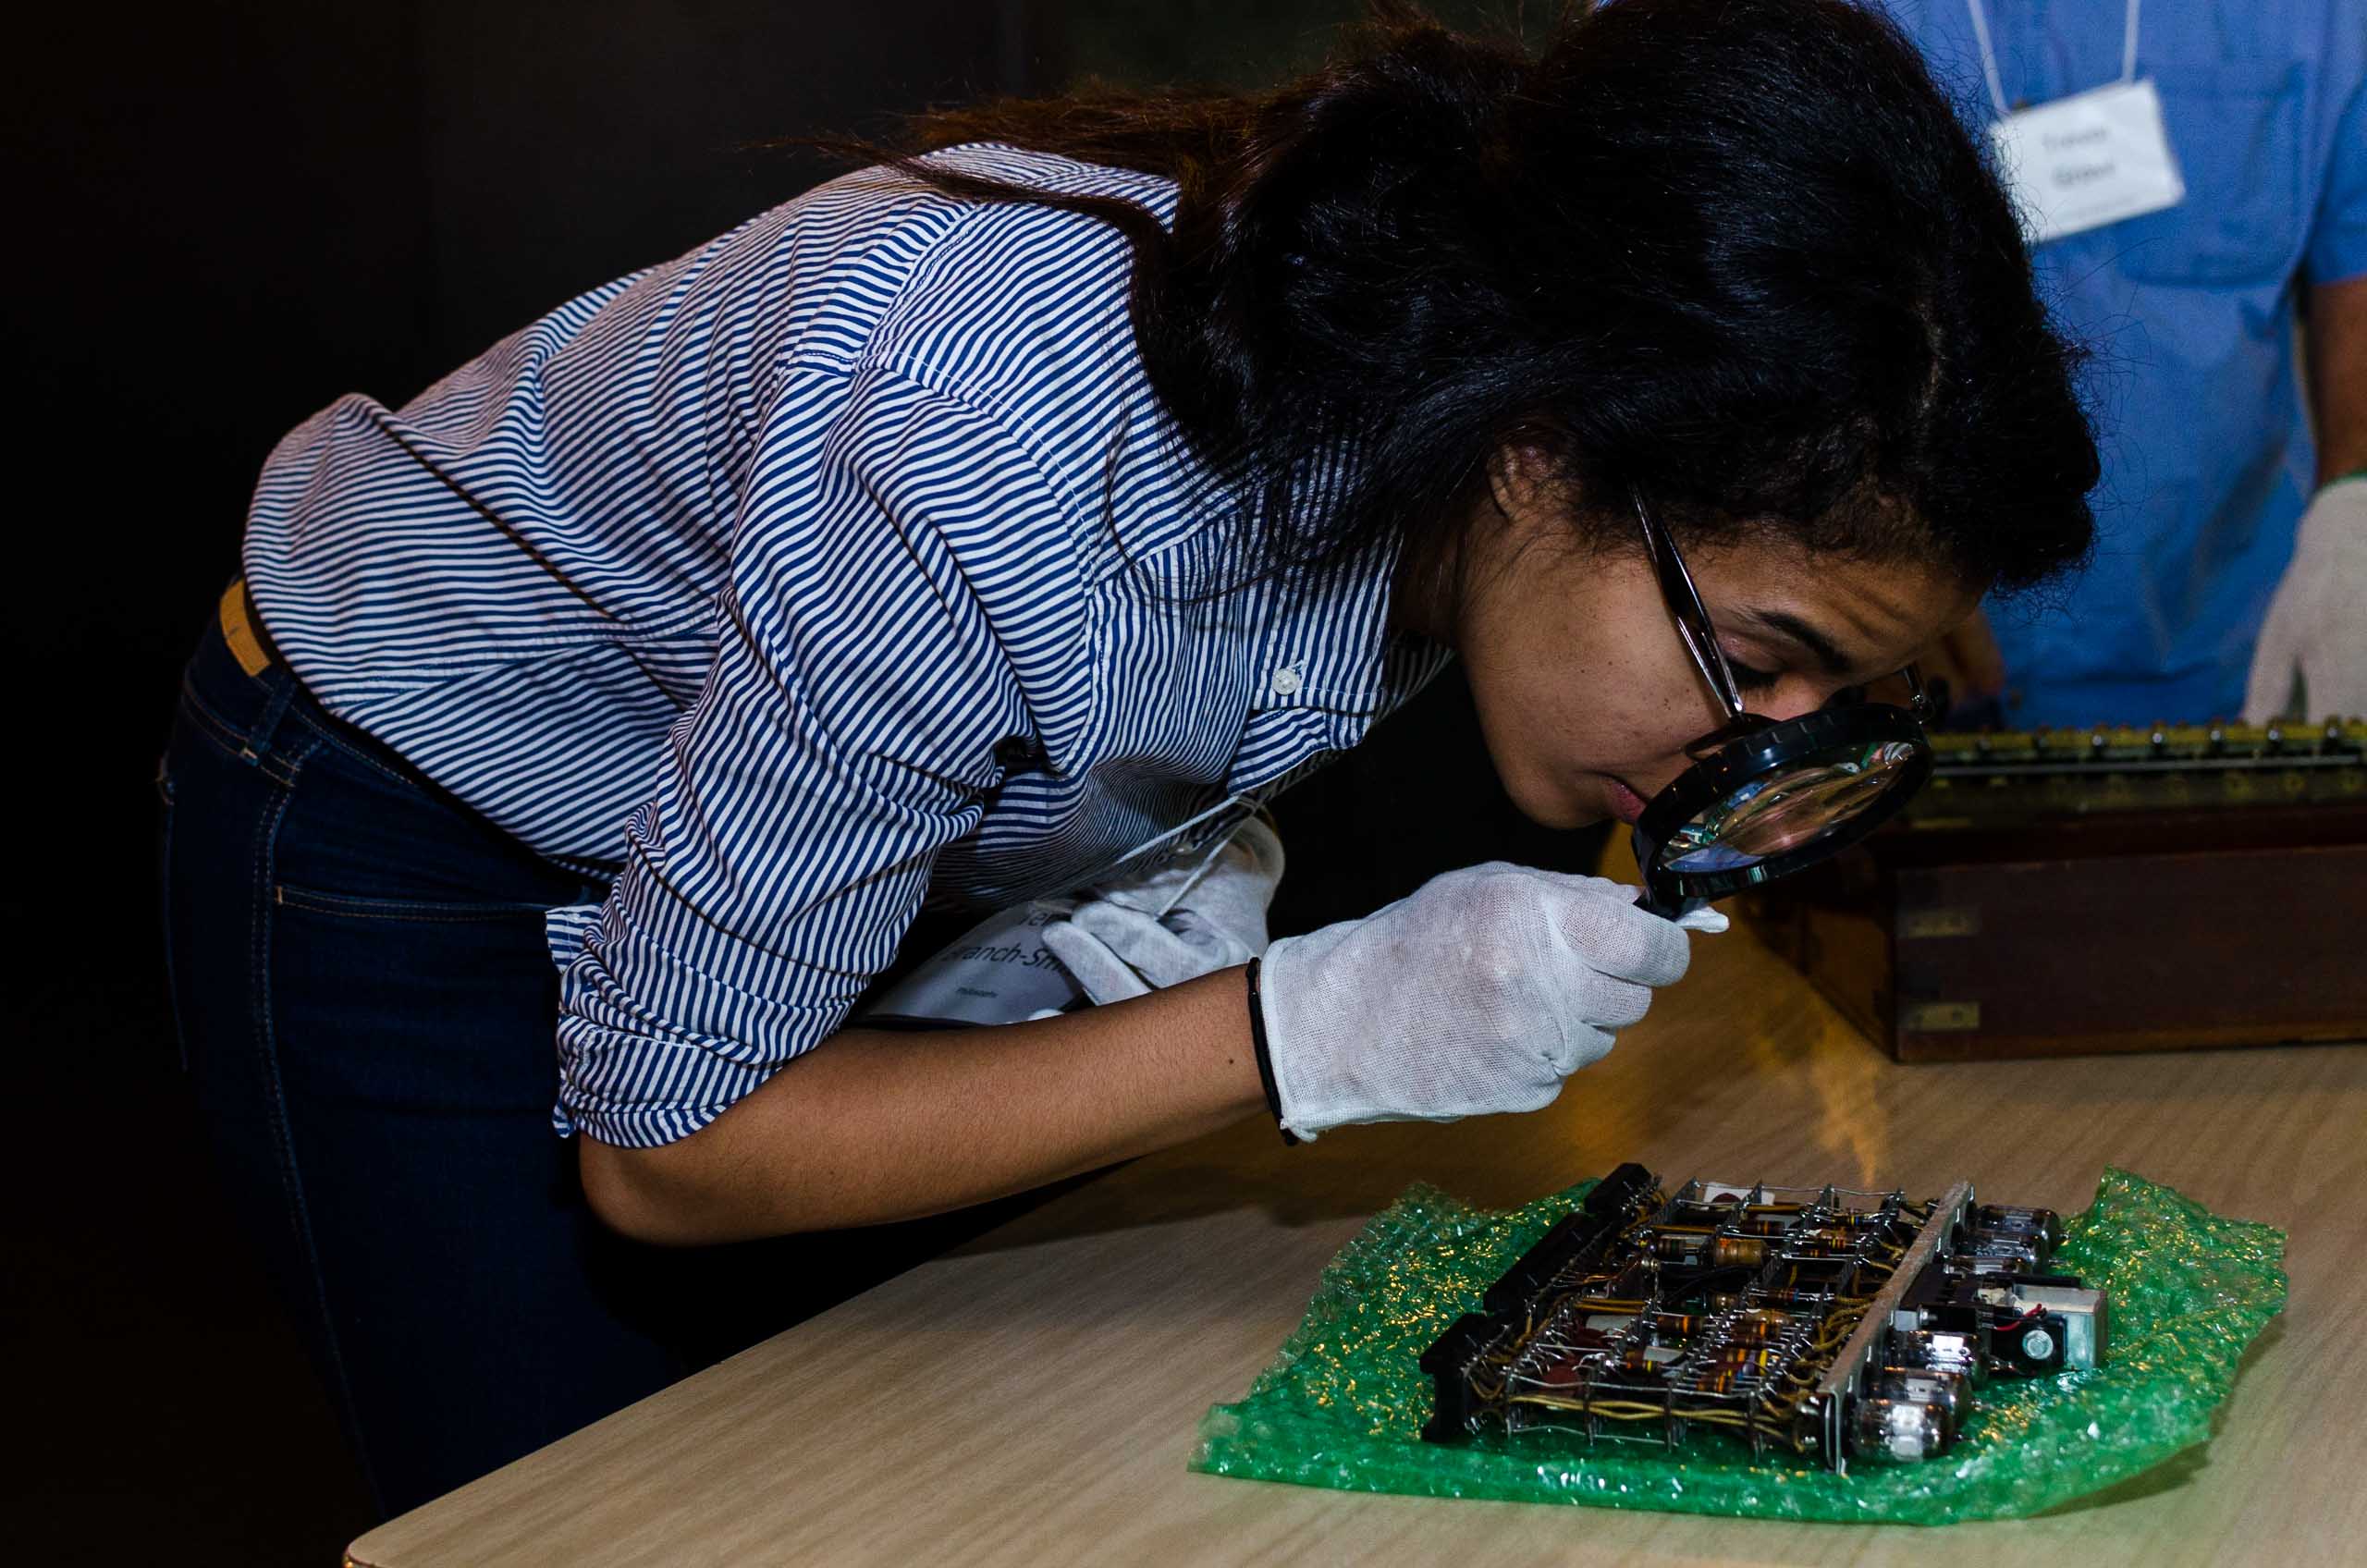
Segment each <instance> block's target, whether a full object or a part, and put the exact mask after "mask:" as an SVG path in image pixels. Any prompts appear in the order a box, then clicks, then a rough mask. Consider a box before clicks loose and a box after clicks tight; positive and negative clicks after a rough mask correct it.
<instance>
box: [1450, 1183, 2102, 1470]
mask: <svg viewBox="0 0 2367 1568" xmlns="http://www.w3.org/2000/svg"><path fill="white" fill-rule="evenodd" d="M2062 1235H2063V1229H2062V1222H2061V1220H2060V1219H2057V1217H2056V1216H2055V1215H2054V1214H2053V1213H2051V1212H2049V1211H2047V1210H2045V1209H2033V1208H2016V1207H2003V1206H1998V1205H1985V1204H1981V1203H1979V1202H1977V1201H1976V1200H1975V1198H1974V1195H1973V1191H1972V1188H1971V1187H1970V1186H1969V1185H1968V1184H1965V1183H1961V1182H1960V1183H1958V1184H1957V1185H1956V1186H1954V1187H1952V1188H1950V1189H1949V1190H1948V1191H1947V1192H1946V1193H1945V1194H1942V1195H1941V1196H1939V1197H1937V1198H1932V1199H1928V1200H1921V1201H1916V1200H1910V1199H1909V1198H1908V1197H1907V1194H1904V1193H1902V1192H1886V1193H1873V1192H1853V1191H1846V1190H1844V1189H1841V1188H1837V1187H1830V1186H1826V1187H1777V1186H1770V1185H1767V1184H1765V1183H1763V1182H1740V1183H1737V1182H1712V1181H1698V1180H1697V1181H1690V1182H1686V1183H1684V1184H1683V1185H1682V1186H1680V1187H1678V1188H1676V1189H1675V1191H1674V1192H1673V1193H1672V1192H1669V1191H1667V1190H1666V1189H1664V1188H1663V1186H1662V1182H1661V1181H1660V1179H1659V1178H1658V1177H1656V1176H1654V1175H1653V1174H1652V1173H1651V1172H1650V1171H1648V1170H1645V1169H1644V1168H1643V1167H1642V1166H1640V1165H1634V1164H1628V1165H1623V1166H1621V1167H1620V1168H1619V1169H1618V1170H1614V1171H1613V1172H1612V1174H1611V1175H1610V1176H1608V1177H1606V1178H1605V1179H1604V1180H1603V1181H1602V1182H1600V1184H1599V1185H1597V1186H1596V1187H1595V1189H1594V1190H1593V1191H1592V1192H1591V1193H1589V1194H1588V1195H1587V1197H1586V1200H1585V1202H1584V1203H1583V1204H1582V1205H1581V1207H1578V1208H1576V1209H1575V1210H1573V1211H1572V1212H1571V1213H1570V1214H1568V1215H1567V1216H1565V1217H1564V1218H1563V1219H1560V1220H1559V1221H1557V1222H1556V1223H1555V1224H1554V1225H1553V1227H1552V1229H1551V1230H1550V1231H1547V1232H1546V1234H1545V1235H1544V1237H1543V1238H1542V1239H1541V1240H1539V1242H1538V1243H1537V1244H1536V1245H1535V1246H1534V1247H1531V1248H1530V1249H1529V1250H1528V1252H1527V1253H1526V1254H1525V1255H1523V1256H1522V1257H1521V1259H1520V1261H1519V1262H1517V1263H1516V1264H1515V1265H1514V1266H1513V1267H1512V1268H1510V1269H1509V1270H1507V1271H1506V1272H1505V1274H1504V1275H1503V1277H1502V1279H1500V1280H1497V1281H1496V1283H1495V1284H1494V1285H1493V1286H1491V1287H1490V1289H1489V1291H1488V1292H1487V1295H1486V1298H1485V1301H1484V1310H1482V1311H1480V1312H1477V1313H1470V1314H1466V1316H1464V1317H1461V1318H1458V1319H1457V1320H1456V1321H1455V1323H1454V1324H1453V1326H1452V1327H1450V1328H1449V1329H1447V1330H1446V1332H1444V1333H1443V1334H1441V1335H1440V1336H1439V1338H1438V1339H1437V1341H1434V1342H1433V1343H1432V1344H1431V1346H1430V1347H1429V1350H1428V1351H1426V1352H1424V1353H1423V1355H1422V1359H1421V1365H1422V1369H1423V1370H1424V1371H1425V1372H1427V1373H1429V1375H1430V1376H1431V1377H1432V1378H1434V1379H1435V1381H1436V1383H1437V1403H1436V1409H1435V1414H1434V1415H1432V1417H1431V1419H1430V1421H1429V1425H1428V1426H1427V1427H1425V1428H1424V1429H1423V1433H1422V1435H1423V1436H1424V1437H1425V1438H1426V1439H1429V1440H1431V1441H1433V1442H1455V1441H1461V1440H1465V1439H1468V1438H1470V1437H1471V1436H1472V1435H1474V1434H1476V1433H1480V1432H1485V1431H1490V1430H1492V1431H1502V1432H1521V1431H1527V1430H1532V1429H1537V1428H1552V1429H1556V1430H1561V1431H1566V1432H1568V1433H1571V1434H1573V1435H1574V1436H1576V1437H1577V1438H1579V1439H1583V1440H1585V1441H1587V1442H1596V1441H1630V1442H1647V1443H1657V1444H1662V1445H1665V1446H1667V1447H1670V1448H1677V1447H1681V1446H1683V1445H1685V1444H1686V1443H1688V1442H1691V1441H1694V1440H1697V1439H1700V1440H1711V1441H1720V1440H1723V1441H1739V1442H1742V1443H1747V1444H1748V1445H1749V1448H1750V1450H1751V1452H1753V1453H1768V1452H1777V1453H1785V1454H1792V1455H1797V1456H1801V1457H1803V1458H1807V1459H1809V1460H1812V1461H1814V1462H1816V1463H1819V1464H1823V1465H1825V1466H1827V1467H1829V1468H1831V1469H1834V1470H1846V1469H1847V1467H1848V1465H1849V1464H1850V1462H1851V1461H1852V1460H1863V1461H1875V1462H1883V1463H1895V1462H1913V1461H1918V1460H1923V1459H1928V1458H1931V1457H1932V1456H1933V1455H1935V1454H1939V1453H1942V1452H1945V1451H1946V1450H1947V1449H1948V1447H1949V1446H1950V1445H1951V1444H1952V1443H1954V1442H1955V1440H1956V1433H1957V1430H1958V1428H1959V1427H1960V1426H1961V1424H1962V1422H1963V1420H1964V1417H1965V1415H1966V1412H1967V1409H1968V1404H1969V1403H1970V1402H1971V1400H1972V1398H1973V1390H1975V1389H1976V1388H1978V1387H1979V1386H1980V1385H1981V1383H1982V1382H1984V1381H1985V1380H1986V1379H1987V1378H1991V1377H2036V1376H2041V1375H2044V1374H2048V1373H2054V1372H2061V1371H2066V1370H2079V1369H2085V1368H2088V1367H2092V1366H2096V1365H2098V1364H2099V1363H2100V1362H2101V1361H2102V1360H2103V1356H2104V1353H2105V1337H2106V1318H2107V1307H2106V1300H2105V1295H2104V1292H2102V1291H2100V1290H2091V1289H2089V1288H2087V1287H2086V1286H2085V1285H2083V1284H2082V1283H2081V1281H2080V1280H2078V1279H2076V1278H2073V1277H2070V1276H2067V1275H2061V1274H2054V1273H2050V1272H2048V1271H2047V1266H2048V1263H2049V1261H2050V1260H2051V1258H2052V1256H2053V1254H2054V1248H2055V1246H2056V1245H2057V1244H2058V1243H2060V1242H2061V1240H2062Z"/></svg>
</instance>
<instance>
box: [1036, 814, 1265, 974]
mask: <svg viewBox="0 0 2367 1568" xmlns="http://www.w3.org/2000/svg"><path fill="white" fill-rule="evenodd" d="M1204 863H1205V864H1204ZM1281 881H1282V838H1281V836H1280V835H1279V834H1277V833H1276V832H1275V831H1274V830H1273V828H1272V827H1269V825H1268V824H1267V823H1266V821H1265V819H1264V818H1262V817H1256V816H1253V817H1250V818H1249V819H1248V820H1247V821H1245V822H1244V823H1243V824H1242V825H1241V826H1240V827H1238V828H1236V829H1234V831H1233V837H1232V838H1231V839H1227V840H1226V841H1225V842H1224V844H1223V845H1222V846H1221V847H1220V849H1218V850H1217V851H1216V852H1215V856H1214V858H1213V859H1209V858H1208V856H1206V855H1199V856H1194V857H1191V858H1189V859H1187V860H1185V861H1184V862H1182V863H1181V864H1175V865H1169V866H1163V867H1161V868H1160V869H1159V870H1158V871H1155V872H1153V873H1151V874H1150V875H1148V876H1140V877H1135V878H1134V879H1133V880H1130V881H1126V882H1121V883H1115V884H1107V885H1104V886H1101V887H1098V888H1095V889H1094V890H1093V896H1092V897H1090V898H1088V899H1086V900H1085V901H1083V902H1082V903H1080V904H1078V905H1077V907H1076V909H1075V910H1074V911H1073V913H1071V914H1070V915H1069V917H1068V918H1067V919H1066V920H1056V921H1053V922H1051V923H1050V924H1049V925H1046V926H1045V927H1044V928H1043V930H1042V931H1041V932H1040V933H1039V935H1040V936H1041V937H1042V938H1043V941H1044V946H1045V947H1047V948H1049V949H1051V953H1052V956H1053V957H1054V958H1057V959H1059V960H1060V961H1061V963H1062V964H1063V965H1065V966H1066V967H1067V969H1068V972H1069V974H1072V975H1073V976H1074V977H1075V979H1076V983H1077V984H1078V985H1079V986H1083V987H1084V988H1085V995H1086V996H1088V997H1091V998H1093V999H1094V1000H1095V1001H1096V1002H1097V1003H1098V1002H1114V1001H1122V1000H1123V999H1125V998H1128V997H1139V996H1141V995H1143V994H1144V993H1145V992H1147V991H1154V990H1160V989H1164V988H1165V987H1167V986H1174V985H1180V984H1182V983H1183V982H1184V981H1186V980H1195V979H1197V978H1198V977H1199V976H1201V975H1203V974H1215V973H1216V972H1217V971H1218V970H1220V969H1231V968H1233V966H1234V965H1236V964H1243V963H1247V962H1249V961H1250V960H1251V959H1253V958H1256V957H1257V955H1258V954H1260V953H1262V952H1264V951H1265V950H1266V910H1267V907H1268V906H1269V905H1270V904H1271V903H1272V902H1273V901H1274V888H1275V885H1276V884H1278V883H1279V882H1281ZM1171 905H1172V906H1173V907H1172V908H1171V907H1170V906H1171Z"/></svg>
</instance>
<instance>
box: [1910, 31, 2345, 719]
mask: <svg viewBox="0 0 2367 1568" xmlns="http://www.w3.org/2000/svg"><path fill="white" fill-rule="evenodd" d="M1976 7H1979V8H1981V9H1980V16H1979V18H1978V21H1977V20H1976V17H1975V14H1974V12H1975V8H1976ZM1883 8H1884V9H1886V10H1887V11H1889V12H1890V14H1891V15H1892V16H1893V18H1895V20H1896V21H1898V23H1899V24H1900V25H1901V27H1903V28H1904V29H1905V31H1907V33H1908V35H1909V36H1910V37H1911V38H1913V39H1914V41H1915V42H1916V43H1917V45H1918V46H1919V48H1920V49H1921V50H1922V52H1923V55H1924V57H1925V59H1926V61H1927V62H1928V63H1929V65H1930V66H1931V67H1932V72H1933V74H1934V76H1935V77H1937V78H1938V79H1939V80H1940V81H1941V82H1942V84H1943V86H1944V88H1947V89H1948V90H1950V91H1952V92H1954V94H1955V96H1956V99H1957V101H1958V102H1959V104H1961V105H1962V106H1963V112H1964V114H1965V116H1966V118H1967V120H1968V123H1970V124H1971V125H1972V126H1973V127H1974V129H1977V130H1980V131H1981V132H1983V133H1986V132H1987V130H1988V128H1989V126H1990V124H1991V123H1992V122H1993V120H1994V119H1995V118H1996V117H1997V108H1996V105H1995V104H1994V103H1993V101H1992V96H1991V92H1990V88H1989V83H1988V80H1987V73H1986V72H1985V71H1984V68H1983V63H1982V58H1981V40H1980V36H1979V31H1980V28H1979V23H1985V24H1986V30H1987V32H1988V35H1989V39H1990V43H1991V51H1992V54H1993V60H1994V65H1995V73H1996V80H1997V84H1998V88H1999V92H2000V93H2001V95H2002V96H2003V97H2004V98H2005V101H2006V104H2007V105H2008V106H2009V107H2011V108H2013V109H2016V110H2019V109H2023V108H2027V107H2030V106H2032V105H2036V104H2045V103H2049V102H2052V101H2054V100H2055V99H2059V98H2063V97H2066V96H2068V95H2070V94H2073V93H2078V92H2086V91H2088V90H2091V89H2093V88H2097V87H2102V86H2104V85H2106V84H2108V83H2111V82H2113V81H2115V80H2118V79H2119V78H2120V75H2121V71H2122V66H2123V50H2124V41H2125V37H2126V32H2127V30H2128V23H2129V20H2130V13H2129V6H2128V0H1883ZM2135 20H2136V28H2137V47H2136V74H2137V76H2138V77H2140V78H2142V79H2150V80H2152V82H2153V83H2154V84H2155V86H2156V88H2157V89H2158V91H2159V92H2160V97H2161V104H2162V110H2163V118H2164V121H2165V129H2166V131H2167V136H2168V140H2169V143H2170V148H2171V151H2172V153H2173V154H2174V155H2175V157H2176V159H2177V165H2178V168H2179V171H2180V173H2181V175H2182V176H2183V178H2184V182H2185V185H2186V198H2185V200H2184V201H2183V202H2179V203H2178V204H2177V205H2176V206H2173V207H2170V208H2167V209H2165V210H2164V211H2160V212H2154V213H2149V214H2145V215H2142V216H2139V217H2133V218H2128V219H2125V220H2123V221H2121V222H2119V223H2116V224H2109V225H2106V226H2104V227H2098V228H2091V229H2089V230H2086V231H2085V232H2082V233H2078V234H2072V235H2067V236H2065V237H2062V238H2059V239H2052V240H2050V241H2048V242H2046V243H2044V244H2042V245H2039V246H2037V247H2035V248H2034V251H2033V256H2034V261H2035V263H2036V266H2037V271H2038V281H2039V286H2040V291H2041V294H2042V298H2045V299H2046V300H2049V302H2050V303H2051V304H2052V305H2053V306H2054V309H2055V310H2056V311H2057V312H2059V314H2060V316H2061V318H2062V320H2063V322H2064V325H2066V326H2067V328H2068V329H2069V331H2070V332H2071V333H2072V335H2073V336H2075V337H2079V338H2080V339H2082V340H2083V341H2084V342H2085V343H2086V344H2087V345H2088V346H2089V347H2090V348H2091V349H2092V350H2093V352H2094V356H2095V357H2094V359H2093V361H2092V362H2091V367H2090V373H2089V376H2090V380H2089V386H2090V392H2091V397H2092V398H2093V401H2094V404H2095V408H2096V411H2097V414H2098V416H2099V419H2098V423H2099V425H2100V426H2101V430H2102V435H2103V440H2102V443H2101V444H2102V447H2103V456H2104V464H2105V466H2104V477H2103V483H2102V484H2101V485H2100V486H2099V487H2098V489H2097V491H2096V494H2095V497H2094V500H2095V507H2096V521H2097V529H2098V533H2097V545H2096V552H2095V557H2094V560H2093V563H2092V565H2091V567H2090V569H2089V570H2088V571H2087V573H2086V574H2085V576H2084V578H2082V579H2081V580H2079V582H2077V583H2076V585H2075V586H2074V587H2073V588H2072V589H2071V590H2070V593H2069V602H2068V605H2067V609H2068V611H2069V613H2067V614H2061V615H2056V614H2042V613H2038V611H2039V609H2040V608H2042V607H2051V606H2028V605H2019V604H2016V603H2012V602H1993V603H1992V605H1991V606H1990V616H1989V619H1990V623H1991V625H1992V626H1993V629H1994V631H1995V635H1996V642H1997V653H1998V654H2000V655H2002V666H2003V668H2002V670H1999V669H1997V668H1995V667H1994V666H1993V665H1992V666H1991V667H1990V668H1989V669H1988V670H1985V671H1984V670H1982V669H1981V668H1979V666H1980V665H1981V664H1982V663H1986V662H1987V661H1983V660H1979V659H1971V660H1968V661H1966V665H1967V668H1966V669H1965V671H1964V673H1965V675H1966V676H1967V677H1968V678H1969V683H1970V684H1972V685H1973V686H1974V687H1975V688H1976V691H1977V692H1978V691H1979V690H1980V689H1981V688H1988V689H1989V691H1990V692H1993V693H1994V694H1995V695H1997V696H1999V697H2001V698H2002V712H1999V710H1997V709H1992V710H1991V712H1992V714H1993V716H1994V717H1999V718H2001V719H2002V722H2004V723H2005V724H2009V725H2012V726H2015V727H2017V728H2022V727H2030V726H2035V725H2052V724H2075V725H2086V724H2096V723H2145V722H2148V721H2151V720H2153V719H2157V718H2167V719H2181V720H2191V719H2202V718H2207V717H2214V716H2233V715H2236V714H2238V712H2241V713H2243V714H2244V715H2245V716H2246V717H2251V718H2254V719H2262V718H2266V717H2272V716H2274V715H2276V714H2279V713H2282V712H2286V711H2288V709H2289V707H2290V706H2291V705H2293V704H2297V703H2298V704H2302V705H2304V706H2305V707H2306V711H2307V712H2308V713H2309V714H2310V715H2312V717H2322V716H2324V715H2326V714H2330V713H2337V712H2339V713H2351V714H2355V713H2361V712H2367V613H2362V611H2361V605H2362V602H2367V473H2362V472H2361V471H2362V470H2367V6H2361V5H2360V4H2359V3H2358V0H2175V3H2170V0H2154V3H2152V4H2150V5H2143V6H2141V10H2140V12H2139V14H2138V15H2137V17H2136V18H2135ZM2297 316H2298V317H2299V329H2298V331H2297ZM2297 349H2298V350H2299V352H2298V354H2297ZM2305 365H2306V380H2307V383H2308V386H2307V392H2306V394H2305V390H2304V380H2305V371H2304V366H2305ZM2297 676H2298V677H2300V678H2301V680H2302V682H2303V687H2302V690H2301V691H2300V692H2298V693H2297V691H2296V678H2297ZM1982 694H1988V693H1982Z"/></svg>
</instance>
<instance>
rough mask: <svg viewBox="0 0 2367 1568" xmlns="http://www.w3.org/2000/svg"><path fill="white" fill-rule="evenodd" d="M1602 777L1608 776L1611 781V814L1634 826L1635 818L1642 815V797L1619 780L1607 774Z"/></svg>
mask: <svg viewBox="0 0 2367 1568" xmlns="http://www.w3.org/2000/svg"><path fill="white" fill-rule="evenodd" d="M1604 778H1610V775H1608V774H1605V775H1604ZM1610 782H1611V815H1613V816H1615V817H1617V818H1618V819H1619V820H1620V821H1622V822H1624V823H1625V824H1627V825H1628V826H1629V827H1634V826H1635V825H1636V819H1637V817H1640V816H1642V815H1644V797H1643V796H1641V795H1639V794H1637V793H1636V791H1635V790H1630V789H1629V788H1628V787H1627V786H1626V785H1625V783H1624V782H1622V781H1621V780H1619V779H1616V778H1610Z"/></svg>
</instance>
